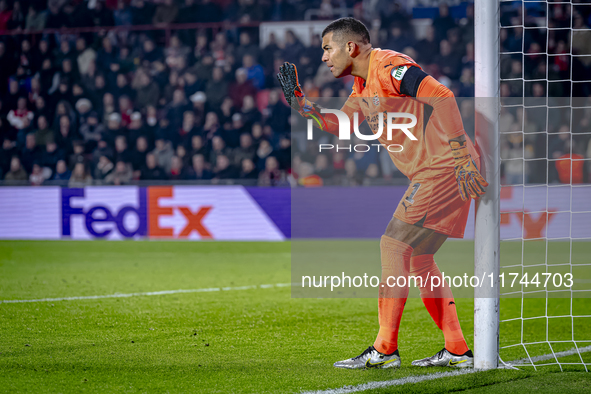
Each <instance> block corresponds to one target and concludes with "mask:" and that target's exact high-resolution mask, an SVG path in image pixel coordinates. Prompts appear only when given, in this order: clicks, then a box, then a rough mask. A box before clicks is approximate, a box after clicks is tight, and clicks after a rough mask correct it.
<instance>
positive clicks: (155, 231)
mask: <svg viewBox="0 0 591 394" xmlns="http://www.w3.org/2000/svg"><path fill="white" fill-rule="evenodd" d="M111 190H112V189H111ZM136 190H137V197H135V198H133V199H132V201H133V200H135V201H134V202H135V204H133V203H132V204H126V205H123V206H121V203H119V204H117V205H118V207H117V208H114V207H113V204H111V206H110V207H109V204H107V203H104V202H101V203H97V204H93V203H92V202H93V201H96V200H97V197H96V196H95V195H93V196H87V195H86V190H85V189H62V192H61V193H62V196H61V202H62V204H61V205H62V206H61V208H62V210H61V211H62V212H61V217H62V236H67V237H73V238H81V237H82V238H84V237H88V236H90V238H105V237H108V236H111V238H113V237H114V238H118V237H122V238H134V237H146V236H148V237H150V238H187V237H189V235H191V234H192V233H194V232H196V233H197V234H198V235H199V236H200V238H202V239H207V238H213V236H212V234H211V232H210V231H209V230H208V229H207V227H206V226H205V224H204V223H203V220H204V219H205V217H206V216H207V214H208V213H209V212H210V211H211V210H212V209H213V207H212V206H210V205H205V206H200V207H198V208H197V209H196V210H192V209H191V208H190V207H188V206H179V205H175V206H161V199H164V198H170V199H173V198H174V195H173V187H171V186H165V187H149V188H137V189H136ZM103 198H105V197H104V196H103ZM80 199H83V200H82V201H80ZM99 200H101V199H99ZM80 205H82V206H80ZM175 213H180V215H181V216H182V217H184V219H185V225H184V227H182V228H181V229H180V231H179V232H178V233H177V234H176V236H175V234H174V229H173V228H172V227H166V226H163V225H161V223H160V219H161V218H162V217H167V216H172V215H174V214H175ZM76 217H82V218H83V220H82V223H83V229H80V227H79V226H78V227H77V230H74V228H73V219H74V218H76ZM79 231H82V234H80V233H79ZM84 233H87V235H86V236H85V234H84Z"/></svg>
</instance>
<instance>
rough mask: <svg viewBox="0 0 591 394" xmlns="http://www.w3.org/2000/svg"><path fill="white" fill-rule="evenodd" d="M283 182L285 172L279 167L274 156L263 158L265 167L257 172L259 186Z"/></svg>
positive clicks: (276, 184)
mask: <svg viewBox="0 0 591 394" xmlns="http://www.w3.org/2000/svg"><path fill="white" fill-rule="evenodd" d="M284 182H285V173H284V172H283V171H281V170H280V169H279V162H278V161H277V158H276V157H275V156H268V157H267V158H266V159H265V168H264V170H263V171H261V173H260V174H259V186H278V185H280V184H282V183H284Z"/></svg>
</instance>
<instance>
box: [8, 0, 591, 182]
mask: <svg viewBox="0 0 591 394" xmlns="http://www.w3.org/2000/svg"><path fill="white" fill-rule="evenodd" d="M341 6H342V7H347V8H349V9H351V13H352V15H353V16H355V17H356V18H358V19H360V20H362V21H364V22H365V24H366V25H367V26H368V27H369V28H370V30H371V34H372V43H373V44H374V46H376V47H382V48H388V49H393V50H397V51H401V52H404V53H406V54H407V55H409V56H411V57H412V58H414V59H415V60H416V61H417V62H418V63H419V64H420V65H421V66H422V67H423V68H424V69H425V70H426V71H427V72H429V73H430V74H432V75H433V76H434V77H436V78H437V79H438V80H439V81H440V82H442V83H443V84H445V85H446V86H448V87H450V88H451V89H452V91H453V92H454V94H455V95H456V96H457V97H473V96H474V17H473V15H474V9H473V5H472V4H470V3H464V4H462V5H461V7H460V8H461V9H460V12H459V14H461V17H460V18H454V17H452V16H451V14H450V11H449V8H448V7H447V6H446V5H445V4H442V5H441V6H440V7H439V10H438V12H437V13H436V15H435V16H434V17H433V18H432V20H431V22H432V23H431V24H430V25H429V26H427V27H426V29H425V31H424V34H422V36H421V37H419V36H418V35H417V34H416V31H415V29H414V28H413V27H412V26H411V24H410V20H411V16H410V15H409V14H408V13H407V12H408V11H407V9H405V8H404V7H402V6H400V5H399V4H398V3H396V2H392V1H386V0H375V1H363V2H356V1H352V0H341V1H331V0H307V1H292V0H237V1H236V0H226V1H211V0H155V1H152V0H130V1H126V0H105V1H103V0H87V1H83V0H21V1H12V2H8V1H6V0H0V32H1V31H6V30H10V31H12V32H13V33H15V34H7V35H2V36H0V64H1V67H0V179H3V180H4V182H5V183H7V182H18V181H21V182H30V183H31V184H33V185H40V184H60V185H69V186H74V187H76V186H83V185H90V184H115V185H120V184H130V183H134V182H137V181H142V180H146V181H152V182H154V181H175V182H180V181H191V182H197V181H204V182H207V183H212V182H213V183H216V182H217V183H227V182H243V183H249V184H254V183H256V184H259V185H268V186H274V185H289V184H291V185H296V184H298V183H300V184H305V185H319V184H339V185H360V184H379V183H383V182H388V181H390V180H391V179H396V178H402V177H403V176H402V174H400V173H399V172H398V171H397V170H396V168H395V167H394V166H393V164H392V162H391V160H390V159H389V157H388V156H387V154H385V155H381V154H378V153H377V152H372V151H370V152H368V153H366V154H363V153H355V152H352V153H348V152H338V153H333V154H330V155H327V154H318V152H317V149H318V146H317V145H314V144H313V143H308V144H306V143H305V142H304V143H298V142H297V141H296V140H294V143H293V144H292V138H291V135H290V109H289V107H287V105H286V103H285V101H284V100H283V95H282V93H281V90H280V88H279V85H278V82H277V80H276V78H275V74H276V72H277V70H278V67H279V65H281V64H282V63H283V62H284V61H290V62H294V63H295V64H297V66H298V72H299V76H300V80H301V82H302V84H303V89H304V91H305V92H306V94H307V95H308V96H309V97H312V98H313V97H318V96H323V97H346V96H347V95H348V94H349V92H350V90H351V85H352V79H351V78H344V79H341V80H335V79H334V78H333V77H332V75H331V74H330V73H328V71H327V68H326V67H325V66H324V65H323V64H322V63H321V60H320V59H321V55H322V50H321V48H320V43H321V39H320V37H319V36H313V37H310V40H309V41H310V45H309V46H306V45H304V44H303V43H302V41H308V40H302V38H301V37H298V36H296V35H295V34H294V33H293V32H288V33H287V34H286V38H285V40H284V41H280V40H278V39H276V38H275V37H274V36H271V37H270V40H269V43H268V44H267V45H266V46H264V47H261V46H260V45H259V42H258V40H259V29H258V27H257V23H258V22H262V21H285V20H302V19H303V17H304V14H305V12H306V10H308V9H318V10H319V12H318V13H317V14H316V16H315V18H316V19H326V20H332V19H335V18H337V17H339V16H340V15H337V14H336V13H335V10H336V9H337V7H341ZM567 8H568V7H562V6H558V7H554V8H552V10H553V11H552V12H553V15H552V18H550V21H551V23H554V20H556V23H557V24H558V23H562V24H564V23H567V22H568V21H569V20H570V14H569V12H570V11H565V9H567ZM560 9H562V14H560V15H559V12H560V11H559V10H560ZM513 14H514V15H513ZM513 14H512V16H511V18H509V19H508V20H506V21H504V23H505V26H509V25H510V24H513V23H515V22H514V21H515V20H517V19H520V18H521V15H519V14H517V13H516V12H513ZM581 15H583V16H585V17H583V16H582V17H581V18H575V21H576V23H577V24H579V25H578V26H584V27H586V26H588V18H586V16H588V14H581ZM532 18H533V17H532ZM525 20H526V21H530V19H528V18H527V16H526V18H525ZM531 21H532V23H534V22H535V19H531ZM565 21H567V22H565ZM195 22H227V23H230V25H225V26H224V28H215V27H211V26H208V27H207V28H191V29H187V28H184V29H176V30H172V33H171V34H166V33H165V32H166V31H168V32H171V30H166V28H167V26H174V24H177V23H195ZM132 25H153V26H154V29H153V30H133V29H130V28H129V29H126V28H125V27H126V26H127V27H129V26H132ZM89 26H90V27H92V26H104V27H112V26H115V27H120V28H118V29H115V30H110V29H108V28H106V29H104V30H100V31H98V32H93V33H89V32H79V33H76V32H75V30H74V31H72V30H70V31H67V32H64V31H59V30H57V31H56V30H53V31H51V32H50V33H48V32H45V33H37V34H31V33H30V32H31V31H40V30H43V29H59V28H73V29H75V28H80V27H89ZM226 26H230V27H228V28H226ZM504 30H507V31H506V32H505V33H502V34H504V35H502V36H501V38H502V45H503V48H504V50H506V51H514V50H515V49H516V48H517V46H518V45H521V44H520V43H519V42H520V41H519V42H518V37H519V36H520V34H521V33H520V32H519V31H518V28H511V29H509V28H508V29H504ZM527 31H528V32H530V31H533V30H527ZM581 33H586V32H581ZM525 37H526V38H525V44H526V48H528V51H529V52H531V53H538V52H539V51H540V48H536V47H535V45H536V44H537V45H541V43H544V44H545V42H546V37H545V36H541V35H536V34H525ZM565 40H566V41H565ZM584 41H585V44H584V45H589V44H588V43H589V42H591V40H584ZM548 42H552V43H553V45H554V46H552V47H549V48H548V54H549V55H548V56H546V55H532V56H531V61H530V60H528V59H530V57H529V56H526V57H525V58H526V62H530V63H528V64H526V66H527V69H528V70H535V71H532V72H533V73H534V74H535V75H534V74H532V75H533V76H536V75H538V76H539V75H542V74H540V73H544V72H545V69H544V68H543V66H542V65H544V66H545V65H546V64H549V65H550V66H551V67H550V70H548V73H549V75H553V74H552V73H554V72H556V75H557V78H565V77H566V78H568V75H567V74H568V71H567V70H568V69H569V66H570V63H569V62H570V61H571V59H575V57H572V56H570V55H569V54H568V53H569V52H568V50H569V49H570V42H569V41H568V37H566V36H565V37H562V36H561V35H559V34H558V33H557V34H556V37H555V39H554V40H549V41H548ZM584 45H583V46H584ZM581 50H583V49H581ZM542 51H544V49H543V48H542ZM573 51H574V47H573ZM554 53H556V54H557V56H551V55H550V54H554ZM535 56H538V57H537V58H536V57H535ZM546 58H548V59H550V58H551V59H552V60H551V61H550V62H548V61H546ZM587 59H591V57H589V58H586V59H585V60H584V61H583V60H580V61H579V62H578V63H577V64H576V66H575V61H574V60H573V61H572V63H573V64H572V67H573V75H575V73H577V74H576V75H583V74H578V73H586V72H588V71H589V66H590V64H589V63H588V62H587ZM521 61H522V59H521V55H519V56H515V55H509V56H508V57H507V59H503V62H502V68H503V71H502V73H503V74H502V77H503V78H515V77H517V78H522V76H521V74H519V76H517V74H518V73H520V72H521V71H520V70H521V66H522V64H521ZM579 63H580V64H579ZM523 77H525V78H529V77H530V76H529V75H527V74H526V75H524V76H523ZM544 78H545V76H544ZM573 78H574V77H573ZM513 82H514V81H507V82H503V85H502V87H501V92H502V95H503V96H505V97H508V98H510V97H521V95H522V94H523V90H521V91H520V90H519V87H518V85H516V84H514V83H513ZM520 84H521V85H519V86H525V89H526V90H527V92H526V95H531V96H534V97H545V95H546V89H550V88H549V87H546V86H545V83H538V84H537V85H536V83H533V84H531V86H530V85H529V84H528V83H525V84H523V83H522V81H521V82H520ZM567 85H568V86H569V88H570V82H565V83H562V85H560V86H561V87H560V88H557V89H562V90H560V91H559V92H558V93H557V95H558V96H559V95H567V96H568V94H569V93H570V91H566V90H565V89H566V86H567ZM539 86H541V87H542V89H541V90H540V87H539ZM530 93H531V94H530ZM573 93H574V92H573ZM583 93H585V95H587V92H586V91H585V92H583ZM461 110H462V112H463V113H465V114H466V116H467V117H468V118H469V117H470V116H472V118H473V106H472V107H471V106H470V102H469V100H468V101H466V104H465V105H464V104H462V105H461ZM470 114H472V115H470ZM503 115H504V118H503V121H504V122H505V123H507V125H505V126H504V127H507V128H508V130H522V128H521V127H522V126H521V125H522V122H523V121H528V119H529V118H528V114H527V111H526V114H525V115H524V114H523V111H522V112H521V115H520V112H519V111H517V110H516V109H513V108H508V109H506V110H504V112H503ZM524 117H525V119H524ZM533 119H540V117H539V113H538V114H536V115H535V117H534V118H533ZM582 119H583V120H581V121H580V122H581V125H583V124H584V122H588V121H589V119H590V117H589V112H584V116H583V118H582ZM587 124H588V123H587ZM582 127H583V126H582ZM466 129H467V131H468V133H469V134H470V135H471V136H472V137H473V133H474V130H473V125H470V122H467V123H466ZM548 131H551V129H550V128H549V129H548ZM587 131H588V130H587ZM573 132H574V130H573ZM517 134H519V135H520V136H521V140H519V138H516V137H515V136H514V135H513V134H508V137H504V139H503V143H504V152H505V153H507V152H509V153H508V155H509V156H506V157H508V158H516V159H519V158H520V157H521V158H522V159H523V155H522V152H523V151H525V152H528V153H527V154H530V153H529V152H530V151H531V152H533V154H534V156H535V155H539V154H540V152H539V151H537V150H536V149H538V148H539V147H538V145H539V146H542V145H543V144H541V143H540V142H539V140H540V139H544V141H545V138H548V139H549V141H550V140H552V143H551V144H549V145H548V146H552V147H553V149H556V150H555V151H552V152H549V154H550V156H549V157H555V158H559V157H562V155H563V154H565V152H566V151H569V153H570V145H568V144H567V142H568V141H570V138H566V139H565V138H564V136H562V134H560V135H558V136H557V137H556V139H552V138H553V137H552V136H551V135H546V134H544V135H535V136H533V138H529V137H528V136H527V134H526V138H525V140H523V134H522V133H515V135H517ZM570 135H571V134H570V131H568V136H569V137H570ZM530 137H531V136H530ZM561 141H563V142H564V141H567V142H564V143H563V144H562V145H561V144H560V142H561ZM583 142H585V143H588V139H585V141H583ZM523 144H525V148H524V145H523ZM532 144H533V145H532ZM567 145H568V146H567ZM544 146H545V145H544ZM579 148H580V149H587V145H585V146H583V145H582V144H577V149H579ZM589 149H591V148H589ZM589 149H587V150H589ZM573 151H574V149H573ZM505 153H504V154H505ZM520 154H521V156H519V155H520ZM582 154H583V155H586V157H588V156H589V152H584V153H582ZM557 155H558V156H557ZM541 157H546V156H541ZM292 158H293V160H292ZM527 158H529V157H527ZM543 165H544V166H546V161H545V160H543ZM520 166H521V167H523V160H521V164H520ZM509 167H510V166H507V165H506V164H505V165H504V171H505V175H506V176H510V175H512V174H513V175H514V172H511V168H509ZM530 167H531V168H530ZM515 171H516V170H515ZM528 171H530V172H535V171H537V168H535V167H534V166H529V164H528ZM544 174H545V172H544ZM544 177H545V175H544ZM512 179H513V180H516V178H515V177H513V178H512ZM557 179H558V178H557ZM530 181H536V179H534V177H531V179H530ZM543 181H544V182H545V179H544V180H543Z"/></svg>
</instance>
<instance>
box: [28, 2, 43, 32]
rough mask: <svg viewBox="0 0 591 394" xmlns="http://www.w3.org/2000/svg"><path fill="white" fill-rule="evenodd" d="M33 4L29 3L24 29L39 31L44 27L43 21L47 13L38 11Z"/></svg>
mask: <svg viewBox="0 0 591 394" xmlns="http://www.w3.org/2000/svg"><path fill="white" fill-rule="evenodd" d="M36 7H37V6H36V5H35V4H31V5H29V11H28V13H27V20H26V22H25V30H28V31H39V30H43V29H45V22H46V21H47V14H46V13H45V12H39V11H38V10H37V8H36Z"/></svg>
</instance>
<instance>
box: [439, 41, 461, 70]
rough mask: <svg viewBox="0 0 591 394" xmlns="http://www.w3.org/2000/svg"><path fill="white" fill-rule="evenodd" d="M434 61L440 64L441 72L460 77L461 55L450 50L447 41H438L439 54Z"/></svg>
mask: <svg viewBox="0 0 591 394" xmlns="http://www.w3.org/2000/svg"><path fill="white" fill-rule="evenodd" d="M435 63H436V64H440V65H441V66H440V67H441V72H442V73H443V74H445V75H446V76H448V77H449V78H451V79H458V78H459V77H460V72H461V68H460V64H461V56H459V55H458V53H457V52H456V53H454V52H453V51H452V47H451V44H450V43H449V41H447V40H441V41H440V43H439V56H438V57H437V58H436V60H435Z"/></svg>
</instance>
